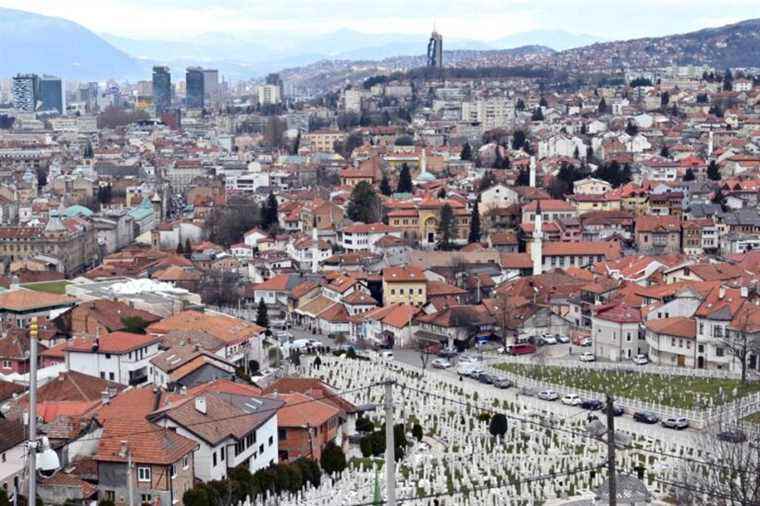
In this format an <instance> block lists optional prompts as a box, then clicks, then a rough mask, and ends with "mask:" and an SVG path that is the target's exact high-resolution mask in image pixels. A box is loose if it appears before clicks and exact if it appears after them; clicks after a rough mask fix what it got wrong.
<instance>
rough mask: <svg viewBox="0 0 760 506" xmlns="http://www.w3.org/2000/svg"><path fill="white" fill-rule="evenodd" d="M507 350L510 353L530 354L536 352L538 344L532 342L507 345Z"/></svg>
mask: <svg viewBox="0 0 760 506" xmlns="http://www.w3.org/2000/svg"><path fill="white" fill-rule="evenodd" d="M506 352H507V353H508V354H510V355H530V354H531V353H535V352H536V345H535V344H530V343H521V344H510V345H507V349H506Z"/></svg>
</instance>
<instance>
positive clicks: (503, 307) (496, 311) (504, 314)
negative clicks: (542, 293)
mask: <svg viewBox="0 0 760 506" xmlns="http://www.w3.org/2000/svg"><path fill="white" fill-rule="evenodd" d="M495 301H496V303H495V304H493V305H492V306H491V309H492V312H493V317H494V318H496V324H497V325H498V326H499V328H500V329H501V341H502V344H503V345H504V348H505V349H506V347H507V345H508V344H509V343H508V341H509V337H510V336H512V335H513V333H514V332H513V329H514V324H515V323H516V322H515V314H514V312H515V309H516V308H515V305H514V304H513V303H512V298H511V297H510V296H509V295H508V294H506V293H499V294H498V295H497V296H496V297H495Z"/></svg>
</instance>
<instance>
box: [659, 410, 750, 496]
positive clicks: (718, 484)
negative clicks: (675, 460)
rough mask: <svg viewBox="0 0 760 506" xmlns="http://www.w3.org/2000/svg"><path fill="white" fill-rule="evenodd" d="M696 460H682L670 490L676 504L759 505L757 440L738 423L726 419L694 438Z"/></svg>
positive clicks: (674, 474)
mask: <svg viewBox="0 0 760 506" xmlns="http://www.w3.org/2000/svg"><path fill="white" fill-rule="evenodd" d="M696 438H697V440H696V442H695V443H696V444H695V445H694V448H695V449H696V450H697V452H696V453H697V456H698V458H694V459H690V460H683V461H682V462H681V464H680V466H679V467H678V468H677V469H676V470H675V471H674V473H673V477H672V478H668V479H664V480H662V482H663V483H664V484H667V485H669V486H670V488H671V493H672V495H673V497H674V498H675V499H676V504H679V505H680V504H684V505H686V504H689V505H692V504H693V505H716V506H733V505H741V506H757V505H758V504H760V444H759V443H760V440H759V439H758V434H757V433H756V432H754V431H753V432H745V431H744V430H743V427H742V425H741V424H740V423H739V422H736V421H731V420H728V419H727V420H726V421H725V422H721V423H718V424H717V425H716V427H715V428H713V429H712V430H705V431H703V432H702V433H700V434H698V435H697V436H696Z"/></svg>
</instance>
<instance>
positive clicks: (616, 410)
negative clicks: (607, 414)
mask: <svg viewBox="0 0 760 506" xmlns="http://www.w3.org/2000/svg"><path fill="white" fill-rule="evenodd" d="M624 413H625V409H624V408H623V406H621V405H619V404H613V405H612V416H623V414H624Z"/></svg>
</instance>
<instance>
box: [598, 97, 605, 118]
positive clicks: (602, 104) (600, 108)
mask: <svg viewBox="0 0 760 506" xmlns="http://www.w3.org/2000/svg"><path fill="white" fill-rule="evenodd" d="M596 109H597V111H598V112H599V114H606V113H607V101H606V100H605V99H604V97H602V99H601V100H600V101H599V105H598V106H597V108H596Z"/></svg>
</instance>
